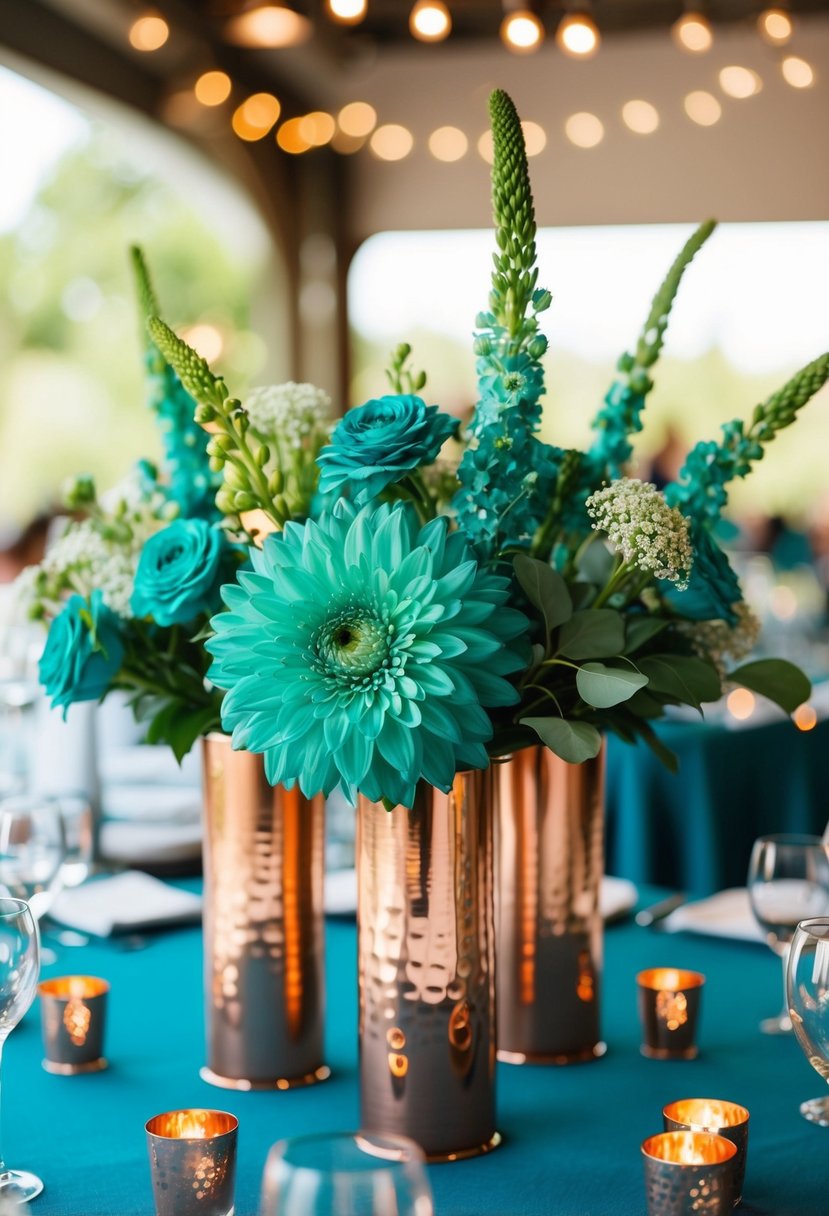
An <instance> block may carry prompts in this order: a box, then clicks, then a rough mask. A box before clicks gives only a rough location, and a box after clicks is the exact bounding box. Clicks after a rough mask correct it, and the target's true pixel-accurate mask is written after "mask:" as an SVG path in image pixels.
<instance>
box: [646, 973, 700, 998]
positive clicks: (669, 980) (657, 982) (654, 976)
mask: <svg viewBox="0 0 829 1216" xmlns="http://www.w3.org/2000/svg"><path fill="white" fill-rule="evenodd" d="M636 982H637V983H638V984H639V985H640V986H641V987H642V988H653V989H655V990H657V991H663V992H679V991H680V990H684V989H687V988H700V987H701V986H702V985H703V984H704V983H705V976H704V975H702V974H701V972H699V971H684V970H682V969H680V968H678V967H651V968H650V969H649V970H647V971H640V972H639V974H638V975H637V977H636Z"/></svg>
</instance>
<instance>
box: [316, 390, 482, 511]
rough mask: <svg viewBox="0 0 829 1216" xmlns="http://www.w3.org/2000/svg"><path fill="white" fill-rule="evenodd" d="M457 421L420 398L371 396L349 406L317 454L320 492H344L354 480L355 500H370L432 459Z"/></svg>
mask: <svg viewBox="0 0 829 1216" xmlns="http://www.w3.org/2000/svg"><path fill="white" fill-rule="evenodd" d="M458 425H459V423H458V419H457V418H452V417H451V416H450V415H449V414H442V413H441V412H440V410H439V409H438V407H437V406H436V405H426V404H425V402H423V401H421V399H420V397H413V396H410V395H407V394H401V395H399V396H396V397H379V398H377V399H376V400H374V401H367V402H366V403H365V405H360V406H357V408H356V409H353V410H349V411H348V413H347V414H346V415H345V417H344V418H342V419H341V421H340V422H339V423H338V424H337V426H336V427H335V428H334V431H333V433H332V435H331V442H330V443H329V444H328V445H327V446H326V447H324V448H323V449H322V451H321V452H320V454H319V456H318V457H317V464H318V465H319V467H320V470H321V473H320V485H319V488H320V492H321V493H322V494H330V493H334V494H341V493H342V492H343V489H344V488H345V486H346V485H347V484H349V483H350V484H351V486H352V488H353V490H354V501H355V502H357V503H366V502H368V501H369V499H371V498H374V497H375V496H376V495H377V494H379V493H380V492H381V490H385V488H386V486H388V485H391V484H392V483H393V482H397V481H400V480H402V478H404V477H405V476H406V475H407V474H408V473H411V472H413V471H414V470H415V469H418V468H420V467H421V466H422V465H427V464H432V463H433V461H434V460H436V458H437V455H438V452H439V451H440V449H441V448H442V447H443V445H444V443H445V442H446V440H447V439H448V438H449V437H450V435H454V434H455V432H456V431H457V429H458Z"/></svg>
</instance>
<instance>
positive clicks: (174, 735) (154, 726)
mask: <svg viewBox="0 0 829 1216" xmlns="http://www.w3.org/2000/svg"><path fill="white" fill-rule="evenodd" d="M218 723H219V715H218V710H217V708H216V707H215V706H213V705H201V706H199V708H198V709H192V708H191V707H190V706H189V704H188V702H186V701H182V700H179V699H177V698H172V699H171V700H169V701H167V703H166V704H165V706H164V708H163V709H162V710H161V712H160V713H157V714H156V716H155V717H154V718H153V720H152V722H151V723H150V725H149V729H148V730H147V742H148V743H166V744H167V745H168V747H170V748H172V751H173V755H174V756H175V758H176V760H178V762H179V764H181V762H182V760H183V759H184V757H185V756H186V755H187V753H188V752H189V751H190V749H191V748H192V746H193V744H194V743H195V742H196V740H197V739H198V738H199V737H200V736H201V735H204V734H206V733H207V732H208V731H209V730H212V729H213V728H214V727H216V726H218Z"/></svg>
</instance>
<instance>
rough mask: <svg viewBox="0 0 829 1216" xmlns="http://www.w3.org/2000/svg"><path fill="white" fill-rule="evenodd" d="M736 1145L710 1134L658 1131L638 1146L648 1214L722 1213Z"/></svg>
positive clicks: (730, 1195)
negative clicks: (643, 1171) (640, 1146)
mask: <svg viewBox="0 0 829 1216" xmlns="http://www.w3.org/2000/svg"><path fill="white" fill-rule="evenodd" d="M736 1155H737V1148H736V1145H734V1144H732V1143H731V1141H730V1140H726V1139H725V1138H724V1137H723V1136H715V1135H713V1134H712V1133H710V1132H687V1131H686V1132H660V1133H659V1135H657V1136H650V1137H649V1138H648V1139H647V1140H645V1141H644V1143H643V1144H642V1158H643V1160H644V1163H645V1191H646V1195H647V1202H648V1216H728V1214H729V1213H730V1212H731V1209H732V1207H733V1206H734V1159H735V1157H736Z"/></svg>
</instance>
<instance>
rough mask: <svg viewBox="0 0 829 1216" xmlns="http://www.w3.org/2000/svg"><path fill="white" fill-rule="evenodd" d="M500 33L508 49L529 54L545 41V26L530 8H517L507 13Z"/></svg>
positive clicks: (520, 53) (521, 53) (519, 53)
mask: <svg viewBox="0 0 829 1216" xmlns="http://www.w3.org/2000/svg"><path fill="white" fill-rule="evenodd" d="M500 34H501V41H502V42H503V44H504V46H505V47H506V48H507V50H508V51H514V52H515V53H516V54H518V55H528V54H530V53H531V52H532V51H537V50H538V48H539V47H540V46H541V43H542V42H543V41H544V26H543V25H542V24H541V22H540V21H539V19H538V17H536V15H535V13H533V12H532V11H531V10H530V9H528V8H517V9H513V10H512V11H511V12H508V13H507V14H506V15H505V17H504V20H503V21H502V22H501V30H500Z"/></svg>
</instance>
